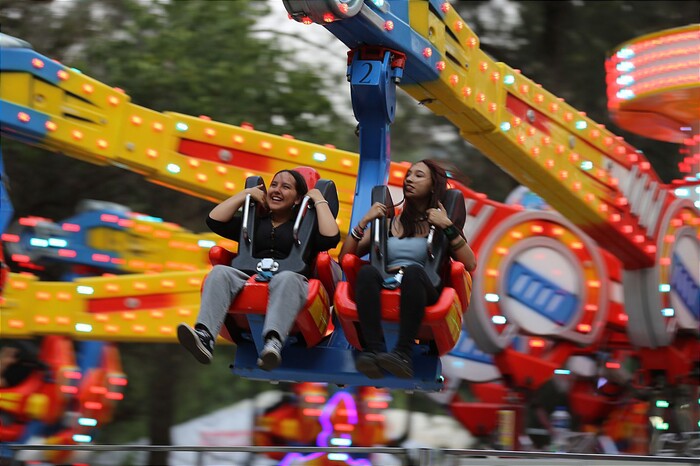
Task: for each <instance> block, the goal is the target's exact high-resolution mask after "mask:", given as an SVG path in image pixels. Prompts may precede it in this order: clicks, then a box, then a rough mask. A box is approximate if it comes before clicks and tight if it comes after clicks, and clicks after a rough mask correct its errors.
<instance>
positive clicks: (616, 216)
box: [608, 214, 622, 223]
mask: <svg viewBox="0 0 700 466" xmlns="http://www.w3.org/2000/svg"><path fill="white" fill-rule="evenodd" d="M608 219H609V220H610V221H611V222H612V223H617V222H619V221H620V220H621V219H622V217H620V214H610V216H609V217H608Z"/></svg>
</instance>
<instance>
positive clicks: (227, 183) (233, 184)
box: [224, 181, 236, 191]
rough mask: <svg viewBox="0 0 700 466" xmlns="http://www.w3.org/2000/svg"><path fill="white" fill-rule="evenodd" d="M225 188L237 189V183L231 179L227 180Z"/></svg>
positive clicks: (228, 189)
mask: <svg viewBox="0 0 700 466" xmlns="http://www.w3.org/2000/svg"><path fill="white" fill-rule="evenodd" d="M224 189H226V191H233V190H234V189H236V184H235V183H233V182H231V181H227V182H226V183H224Z"/></svg>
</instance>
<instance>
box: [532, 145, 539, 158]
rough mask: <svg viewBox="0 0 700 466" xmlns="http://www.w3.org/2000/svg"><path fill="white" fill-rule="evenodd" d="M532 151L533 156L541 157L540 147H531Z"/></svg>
mask: <svg viewBox="0 0 700 466" xmlns="http://www.w3.org/2000/svg"><path fill="white" fill-rule="evenodd" d="M530 153H531V154H532V156H533V157H539V155H540V148H539V147H537V146H535V147H533V148H532V149H530Z"/></svg>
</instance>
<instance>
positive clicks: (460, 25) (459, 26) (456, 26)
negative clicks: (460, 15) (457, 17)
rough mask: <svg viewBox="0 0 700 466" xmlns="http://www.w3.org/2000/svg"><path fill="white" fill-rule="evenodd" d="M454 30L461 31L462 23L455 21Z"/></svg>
mask: <svg viewBox="0 0 700 466" xmlns="http://www.w3.org/2000/svg"><path fill="white" fill-rule="evenodd" d="M455 29H456V30H457V31H461V30H462V29H464V23H463V22H461V21H455Z"/></svg>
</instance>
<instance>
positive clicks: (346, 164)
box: [340, 159, 352, 168]
mask: <svg viewBox="0 0 700 466" xmlns="http://www.w3.org/2000/svg"><path fill="white" fill-rule="evenodd" d="M340 164H341V165H342V166H344V167H348V168H349V167H352V160H350V159H343V160H341V161H340Z"/></svg>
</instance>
